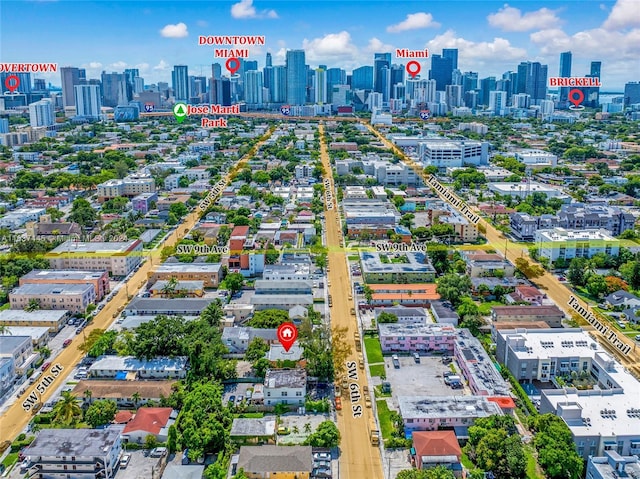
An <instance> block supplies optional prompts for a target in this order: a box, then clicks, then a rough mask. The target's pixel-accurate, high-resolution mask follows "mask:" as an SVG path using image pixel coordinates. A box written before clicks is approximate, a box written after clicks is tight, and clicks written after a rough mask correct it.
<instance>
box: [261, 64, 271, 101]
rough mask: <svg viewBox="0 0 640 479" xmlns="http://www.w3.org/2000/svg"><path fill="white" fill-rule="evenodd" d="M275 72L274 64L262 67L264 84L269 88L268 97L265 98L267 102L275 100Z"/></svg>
mask: <svg viewBox="0 0 640 479" xmlns="http://www.w3.org/2000/svg"><path fill="white" fill-rule="evenodd" d="M273 76H274V72H273V66H266V67H264V68H263V69H262V84H263V85H264V88H266V89H267V90H269V93H268V95H267V97H266V98H263V101H264V102H265V103H271V102H272V101H273V93H272V90H273V83H274V78H273Z"/></svg>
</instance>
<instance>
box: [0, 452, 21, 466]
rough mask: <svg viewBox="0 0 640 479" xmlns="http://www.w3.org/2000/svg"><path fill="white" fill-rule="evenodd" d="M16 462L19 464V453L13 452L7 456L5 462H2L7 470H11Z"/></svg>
mask: <svg viewBox="0 0 640 479" xmlns="http://www.w3.org/2000/svg"><path fill="white" fill-rule="evenodd" d="M16 462H18V453H17V452H11V453H9V454H8V455H7V457H5V458H4V461H2V465H3V466H4V467H5V468H6V469H9V468H10V467H11V466H13V465H14V464H15V463H16Z"/></svg>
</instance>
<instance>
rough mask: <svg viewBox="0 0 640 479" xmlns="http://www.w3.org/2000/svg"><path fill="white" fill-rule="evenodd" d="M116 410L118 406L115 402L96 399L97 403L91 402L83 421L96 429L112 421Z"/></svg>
mask: <svg viewBox="0 0 640 479" xmlns="http://www.w3.org/2000/svg"><path fill="white" fill-rule="evenodd" d="M117 410H118V406H117V405H116V402H115V401H111V400H109V399H98V400H97V401H93V402H92V403H91V406H89V408H88V409H87V411H86V412H85V413H84V420H85V422H86V423H87V424H89V426H91V427H93V428H96V427H98V426H102V425H104V424H109V423H110V422H111V421H113V418H114V417H115V416H116V412H117Z"/></svg>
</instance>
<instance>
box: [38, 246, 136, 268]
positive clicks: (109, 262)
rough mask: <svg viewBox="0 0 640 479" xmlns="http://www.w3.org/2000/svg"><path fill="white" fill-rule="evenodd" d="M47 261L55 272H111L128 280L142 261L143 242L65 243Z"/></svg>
mask: <svg viewBox="0 0 640 479" xmlns="http://www.w3.org/2000/svg"><path fill="white" fill-rule="evenodd" d="M45 258H46V259H47V260H49V264H50V265H51V268H52V269H60V270H67V269H73V270H89V271H108V272H109V273H110V274H111V275H112V276H127V275H128V274H129V273H131V272H132V271H133V270H134V269H135V267H136V266H138V265H139V264H140V262H141V261H142V241H140V240H132V241H125V242H104V243H101V242H95V243H93V242H91V243H89V242H76V241H66V242H64V243H62V244H61V245H60V246H58V247H57V248H55V249H53V250H51V251H50V252H49V253H47V254H46V255H45Z"/></svg>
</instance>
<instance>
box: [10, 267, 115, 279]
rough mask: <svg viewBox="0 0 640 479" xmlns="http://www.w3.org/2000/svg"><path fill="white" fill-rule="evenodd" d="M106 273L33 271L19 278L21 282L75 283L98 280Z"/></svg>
mask: <svg viewBox="0 0 640 479" xmlns="http://www.w3.org/2000/svg"><path fill="white" fill-rule="evenodd" d="M105 273H106V271H81V270H70V269H64V270H57V269H34V270H33V271H30V272H28V273H27V274H25V275H24V276H22V277H21V278H20V281H22V280H38V279H43V280H48V279H66V280H77V281H83V280H84V281H92V280H95V279H100V278H101V277H102V276H103V275H104V274H105Z"/></svg>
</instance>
